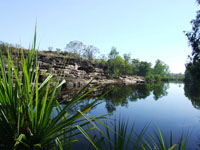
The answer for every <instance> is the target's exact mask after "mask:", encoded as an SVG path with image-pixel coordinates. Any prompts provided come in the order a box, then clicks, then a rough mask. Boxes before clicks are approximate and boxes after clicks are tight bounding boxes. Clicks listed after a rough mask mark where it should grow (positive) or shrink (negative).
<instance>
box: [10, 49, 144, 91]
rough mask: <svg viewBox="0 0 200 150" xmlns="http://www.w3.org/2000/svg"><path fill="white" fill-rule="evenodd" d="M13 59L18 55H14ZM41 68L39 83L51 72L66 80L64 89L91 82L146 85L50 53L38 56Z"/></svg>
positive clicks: (136, 80)
mask: <svg viewBox="0 0 200 150" xmlns="http://www.w3.org/2000/svg"><path fill="white" fill-rule="evenodd" d="M12 55H13V57H16V55H17V54H15V53H13V54H12ZM38 62H39V66H40V67H39V68H40V70H39V71H40V76H39V81H40V82H42V81H44V80H45V78H46V77H47V75H48V74H49V73H50V72H51V73H52V72H53V73H54V75H55V76H56V77H58V78H63V79H65V80H66V84H65V85H64V88H68V89H71V88H79V87H82V86H84V85H86V84H88V83H89V82H91V84H90V86H96V85H100V84H104V85H105V84H125V85H132V84H138V83H144V82H145V78H144V77H141V76H121V77H119V78H114V79H110V78H109V76H108V69H107V68H106V66H103V65H101V66H98V65H97V64H96V63H92V62H88V61H86V60H83V59H81V58H71V57H70V58H68V57H66V56H62V55H55V54H54V53H50V52H40V53H39V55H38Z"/></svg>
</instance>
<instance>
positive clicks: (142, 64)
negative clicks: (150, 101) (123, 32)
mask: <svg viewBox="0 0 200 150" xmlns="http://www.w3.org/2000/svg"><path fill="white" fill-rule="evenodd" d="M98 63H100V64H102V65H104V66H106V67H107V68H108V72H109V75H110V77H112V78H115V77H119V76H121V75H139V76H144V77H145V78H146V79H147V80H148V81H161V80H164V81H167V80H183V78H184V75H183V74H173V73H170V71H169V66H168V65H167V64H165V63H164V62H163V61H161V60H159V59H158V60H156V62H155V65H154V66H152V64H151V63H150V62H146V61H140V60H139V59H131V56H130V54H124V55H123V58H122V57H121V56H120V55H119V52H118V51H117V50H116V48H115V47H113V48H112V49H111V51H110V53H109V55H108V59H107V60H106V59H99V60H98Z"/></svg>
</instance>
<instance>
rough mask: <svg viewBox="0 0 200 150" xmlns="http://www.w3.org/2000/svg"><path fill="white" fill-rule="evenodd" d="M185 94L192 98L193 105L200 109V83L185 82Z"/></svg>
mask: <svg viewBox="0 0 200 150" xmlns="http://www.w3.org/2000/svg"><path fill="white" fill-rule="evenodd" d="M184 91H185V96H186V97H187V98H188V99H190V100H191V102H192V105H193V106H194V107H195V108H197V109H200V85H197V84H195V83H193V84H185V86H184Z"/></svg>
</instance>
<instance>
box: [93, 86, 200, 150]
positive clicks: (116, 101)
mask: <svg viewBox="0 0 200 150" xmlns="http://www.w3.org/2000/svg"><path fill="white" fill-rule="evenodd" d="M108 88H109V87H108ZM107 113H112V114H110V115H108V116H107V118H110V119H111V120H114V119H119V117H121V118H122V119H123V120H129V125H130V126H131V125H132V123H135V129H136V131H140V130H141V129H142V128H143V127H144V126H145V125H146V124H148V123H149V124H150V125H149V127H148V132H151V131H152V130H153V129H158V128H160V129H161V131H162V132H163V133H164V135H165V137H166V138H168V137H169V134H170V131H173V134H174V139H177V138H179V137H180V136H181V135H182V134H185V133H188V134H189V135H188V143H187V149H200V132H199V131H200V90H199V89H197V88H195V87H192V86H188V85H184V84H183V83H157V84H146V85H137V86H115V87H114V88H113V90H112V91H111V92H110V93H109V94H108V95H106V96H105V97H104V98H103V99H102V100H100V104H99V105H97V106H96V107H95V108H94V109H92V110H91V112H90V114H92V115H93V116H99V115H103V114H107ZM130 126H129V127H130ZM168 139H169V138H168Z"/></svg>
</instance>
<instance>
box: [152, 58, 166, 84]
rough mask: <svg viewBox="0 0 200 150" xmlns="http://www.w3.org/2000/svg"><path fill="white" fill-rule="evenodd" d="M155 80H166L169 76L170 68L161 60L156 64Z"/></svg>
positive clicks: (154, 70) (154, 69)
mask: <svg viewBox="0 0 200 150" xmlns="http://www.w3.org/2000/svg"><path fill="white" fill-rule="evenodd" d="M153 73H154V78H155V80H157V81H158V80H161V79H162V78H166V77H167V76H168V75H169V66H168V65H166V64H165V63H164V62H163V61H161V60H159V59H158V60H156V64H155V66H154V68H153Z"/></svg>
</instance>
